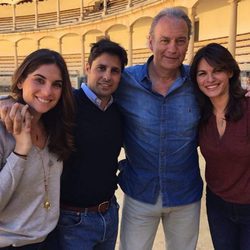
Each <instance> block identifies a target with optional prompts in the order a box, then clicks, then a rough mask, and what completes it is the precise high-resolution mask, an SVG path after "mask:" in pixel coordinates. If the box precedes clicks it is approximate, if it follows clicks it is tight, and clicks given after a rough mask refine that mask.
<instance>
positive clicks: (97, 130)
mask: <svg viewBox="0 0 250 250" xmlns="http://www.w3.org/2000/svg"><path fill="white" fill-rule="evenodd" d="M126 64H127V55H126V52H125V50H124V49H123V48H122V47H120V46H119V45H118V44H116V43H114V42H111V41H109V40H106V39H103V40H100V41H99V42H97V43H95V44H93V46H92V48H91V52H90V56H89V59H88V63H87V66H86V70H87V76H88V80H87V82H86V83H82V85H81V88H80V89H77V90H75V91H74V96H75V101H76V110H77V111H76V128H75V131H74V132H75V148H76V150H75V152H73V153H72V155H71V157H70V158H69V159H68V160H67V161H66V162H65V164H64V170H63V174H62V181H61V215H60V219H59V223H58V233H59V239H60V241H59V242H60V245H61V246H60V249H62V250H76V249H94V248H98V249H114V248H115V242H116V237H117V231H118V204H117V202H116V198H115V196H114V193H115V190H116V189H117V175H116V172H117V169H118V162H117V159H118V156H119V153H120V149H121V146H122V130H121V117H120V114H119V112H118V109H117V107H116V105H115V104H114V103H113V98H112V93H113V92H114V91H115V90H116V89H117V87H118V84H119V82H120V78H121V73H122V71H123V69H124V66H125V65H126Z"/></svg>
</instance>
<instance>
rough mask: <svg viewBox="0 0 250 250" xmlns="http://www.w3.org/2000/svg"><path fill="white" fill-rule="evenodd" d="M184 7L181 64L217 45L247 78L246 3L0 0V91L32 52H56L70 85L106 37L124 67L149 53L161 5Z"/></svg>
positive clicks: (249, 33)
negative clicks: (186, 34) (122, 52)
mask: <svg viewBox="0 0 250 250" xmlns="http://www.w3.org/2000/svg"><path fill="white" fill-rule="evenodd" d="M172 6H178V7H181V8H183V9H184V10H185V11H186V12H187V13H188V14H189V16H190V19H191V20H192V23H193V27H194V31H193V35H192V37H191V39H190V46H189V50H188V53H187V58H186V63H190V61H191V58H192V56H193V54H194V53H195V51H197V49H198V48H200V47H201V46H203V45H205V44H207V43H210V42H218V43H220V44H222V45H223V46H225V47H227V48H229V50H230V51H231V52H232V53H233V54H234V55H235V58H236V60H237V61H238V63H239V65H240V67H241V69H242V72H243V73H242V75H243V81H244V79H245V78H244V77H246V76H249V75H250V26H249V23H250V16H249V14H248V12H249V11H248V10H249V9H250V0H240V1H239V0H230V1H228V0H220V1H217V0H210V1H207V0H189V1H186V0H86V1H85V0H71V1H67V0H0V92H5V91H8V86H9V83H10V79H11V76H12V74H13V71H14V70H15V68H16V66H17V65H18V64H19V63H20V62H21V61H22V60H23V58H24V57H25V56H26V55H27V54H29V53H30V52H31V51H33V50H36V49H38V48H51V49H54V50H56V51H58V52H60V53H61V54H62V55H63V56H64V58H65V60H66V62H67V65H68V68H69V72H70V75H71V79H72V82H73V84H74V85H78V82H79V79H81V78H82V77H83V76H84V75H85V63H86V60H87V57H88V54H89V45H90V44H91V43H92V42H95V41H96V40H98V39H100V38H101V37H104V36H106V37H110V38H111V39H112V40H114V41H116V42H118V43H120V44H121V45H122V46H124V47H125V48H126V50H127V52H128V56H129V65H133V64H138V63H143V62H145V61H146V60H147V58H148V56H149V55H151V52H150V50H149V49H148V47H147V36H148V30H149V26H150V24H151V21H152V18H153V17H154V15H155V14H156V13H157V12H159V11H160V10H161V9H163V8H165V7H172Z"/></svg>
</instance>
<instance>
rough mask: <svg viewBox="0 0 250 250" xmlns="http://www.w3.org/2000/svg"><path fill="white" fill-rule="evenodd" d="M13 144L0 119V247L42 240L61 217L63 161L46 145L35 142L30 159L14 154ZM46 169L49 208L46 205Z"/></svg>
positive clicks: (13, 141)
mask: <svg viewBox="0 0 250 250" xmlns="http://www.w3.org/2000/svg"><path fill="white" fill-rule="evenodd" d="M14 147H15V140H14V138H13V136H12V135H10V134H9V133H8V132H7V131H6V129H5V128H4V127H3V125H2V124H1V123H0V247H6V246H10V245H12V246H23V245H27V244H32V243H37V242H42V241H43V240H44V239H45V238H46V236H47V235H48V234H49V233H50V232H51V231H52V230H53V229H54V228H55V226H56V224H57V221H58V217H59V195H60V176H61V172H62V162H58V161H57V159H56V157H55V155H53V154H51V153H49V152H48V148H47V147H45V148H44V149H43V150H38V149H37V148H35V147H34V146H33V148H32V149H31V151H30V152H29V155H28V158H27V160H24V159H23V158H21V157H18V156H17V155H15V154H14V153H13V152H12V151H13V149H14ZM38 151H39V152H38ZM40 157H42V158H43V162H44V164H42V161H41V158H40ZM43 165H44V168H43ZM44 170H45V171H44ZM44 172H45V173H46V175H47V180H48V194H49V200H50V203H51V208H50V209H45V208H44V207H43V203H44V200H45V187H44Z"/></svg>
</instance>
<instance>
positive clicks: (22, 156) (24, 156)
mask: <svg viewBox="0 0 250 250" xmlns="http://www.w3.org/2000/svg"><path fill="white" fill-rule="evenodd" d="M13 153H14V154H15V155H17V156H19V157H21V158H23V159H25V160H26V159H27V157H28V155H22V154H18V153H17V152H15V151H13Z"/></svg>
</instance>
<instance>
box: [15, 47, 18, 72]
mask: <svg viewBox="0 0 250 250" xmlns="http://www.w3.org/2000/svg"><path fill="white" fill-rule="evenodd" d="M14 63H15V68H17V67H18V60H17V42H15V43H14Z"/></svg>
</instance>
